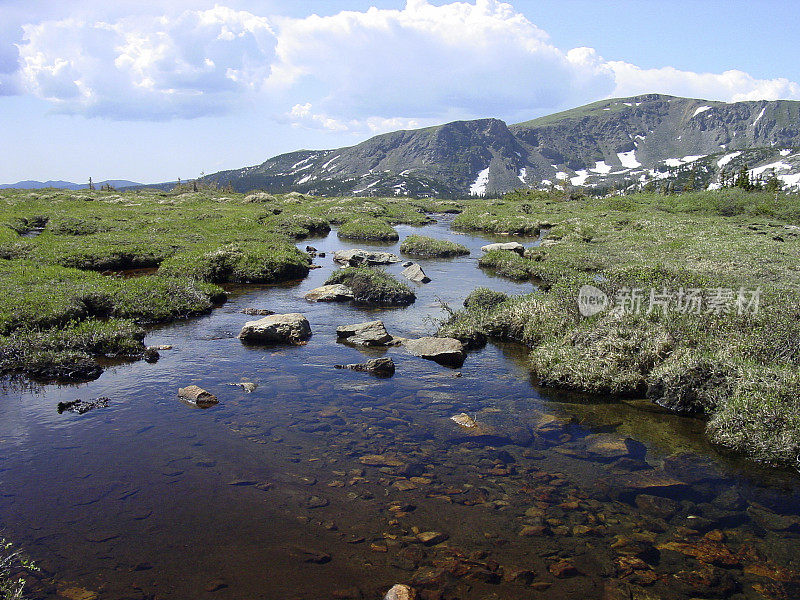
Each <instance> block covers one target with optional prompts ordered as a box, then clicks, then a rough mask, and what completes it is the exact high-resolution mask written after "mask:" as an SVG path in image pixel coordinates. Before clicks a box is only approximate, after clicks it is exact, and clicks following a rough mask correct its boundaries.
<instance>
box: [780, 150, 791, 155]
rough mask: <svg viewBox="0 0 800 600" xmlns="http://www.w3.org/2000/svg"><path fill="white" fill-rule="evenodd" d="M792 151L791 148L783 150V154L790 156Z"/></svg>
mask: <svg viewBox="0 0 800 600" xmlns="http://www.w3.org/2000/svg"><path fill="white" fill-rule="evenodd" d="M791 153H792V151H791V150H781V156H789V155H790V154H791Z"/></svg>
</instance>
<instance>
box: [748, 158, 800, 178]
mask: <svg viewBox="0 0 800 600" xmlns="http://www.w3.org/2000/svg"><path fill="white" fill-rule="evenodd" d="M791 168H792V165H790V164H787V163H785V162H783V161H780V160H779V161H778V162H775V163H770V164H768V165H763V166H760V167H756V168H755V169H750V175H752V176H753V177H758V176H759V175H761V174H762V173H763V172H764V171H768V170H770V169H772V170H773V171H777V170H781V171H785V170H790V169H791Z"/></svg>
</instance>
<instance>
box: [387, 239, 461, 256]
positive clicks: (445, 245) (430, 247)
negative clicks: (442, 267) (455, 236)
mask: <svg viewBox="0 0 800 600" xmlns="http://www.w3.org/2000/svg"><path fill="white" fill-rule="evenodd" d="M400 252H402V253H403V254H408V255H409V256H419V257H421V258H447V257H450V256H464V255H467V254H469V248H467V247H466V246H463V245H461V244H456V243H455V242H450V241H448V240H437V239H435V238H432V237H427V236H424V235H410V236H408V237H407V238H406V239H404V240H403V243H402V244H400Z"/></svg>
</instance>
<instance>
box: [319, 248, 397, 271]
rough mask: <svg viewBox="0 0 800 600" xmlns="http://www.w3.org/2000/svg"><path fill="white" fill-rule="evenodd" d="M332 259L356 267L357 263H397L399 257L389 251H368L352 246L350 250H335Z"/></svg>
mask: <svg viewBox="0 0 800 600" xmlns="http://www.w3.org/2000/svg"><path fill="white" fill-rule="evenodd" d="M333 261H334V262H337V263H339V264H344V265H349V266H351V267H357V266H359V265H365V264H366V265H390V264H393V263H399V262H400V257H399V256H397V255H396V254H392V253H391V252H370V251H369V250H361V249H360V248H353V249H351V250H337V251H336V252H334V254H333Z"/></svg>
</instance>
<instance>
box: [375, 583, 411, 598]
mask: <svg viewBox="0 0 800 600" xmlns="http://www.w3.org/2000/svg"><path fill="white" fill-rule="evenodd" d="M416 598H417V593H416V592H415V591H414V588H412V587H409V586H407V585H405V584H403V583H398V584H395V585H393V586H392V587H391V588H389V591H388V592H386V595H385V596H384V597H383V600H416Z"/></svg>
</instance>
